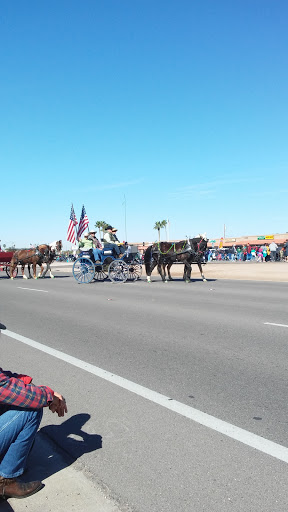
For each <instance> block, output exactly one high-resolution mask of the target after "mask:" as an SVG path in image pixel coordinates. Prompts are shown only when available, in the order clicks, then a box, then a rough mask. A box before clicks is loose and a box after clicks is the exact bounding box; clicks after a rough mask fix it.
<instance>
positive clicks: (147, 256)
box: [144, 245, 152, 276]
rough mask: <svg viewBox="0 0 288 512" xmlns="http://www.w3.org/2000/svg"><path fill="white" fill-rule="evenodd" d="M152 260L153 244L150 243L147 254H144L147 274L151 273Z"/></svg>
mask: <svg viewBox="0 0 288 512" xmlns="http://www.w3.org/2000/svg"><path fill="white" fill-rule="evenodd" d="M151 261H152V245H149V247H147V249H146V251H145V254H144V263H145V271H146V275H148V276H150V275H151Z"/></svg>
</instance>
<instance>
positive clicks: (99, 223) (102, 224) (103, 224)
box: [95, 220, 109, 240]
mask: <svg viewBox="0 0 288 512" xmlns="http://www.w3.org/2000/svg"><path fill="white" fill-rule="evenodd" d="M107 226H109V224H107V222H105V220H97V222H96V223H95V228H96V229H97V228H98V229H99V236H100V238H99V240H101V239H102V238H104V231H105V229H106V227H107ZM101 231H102V234H101Z"/></svg>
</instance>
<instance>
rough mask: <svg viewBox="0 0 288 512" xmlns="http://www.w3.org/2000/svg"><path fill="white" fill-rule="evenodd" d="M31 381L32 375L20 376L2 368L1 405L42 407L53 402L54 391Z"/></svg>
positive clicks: (0, 379) (0, 376) (0, 371)
mask: <svg viewBox="0 0 288 512" xmlns="http://www.w3.org/2000/svg"><path fill="white" fill-rule="evenodd" d="M31 381H32V378H31V377H28V376H26V375H19V376H18V375H17V374H15V373H11V372H8V371H3V370H2V368H0V405H4V404H6V405H15V406H17V407H23V408H27V409H41V408H42V407H46V406H48V405H49V403H52V402H53V397H54V391H53V390H52V389H51V388H49V387H48V386H34V384H31ZM25 382H30V383H25Z"/></svg>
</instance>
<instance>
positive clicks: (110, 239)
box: [104, 226, 121, 257]
mask: <svg viewBox="0 0 288 512" xmlns="http://www.w3.org/2000/svg"><path fill="white" fill-rule="evenodd" d="M114 231H115V228H114ZM116 231H117V229H116ZM115 238H116V240H115ZM104 243H105V244H109V245H110V246H112V248H113V249H114V250H115V252H116V254H117V256H118V257H119V255H120V254H121V250H120V247H119V245H118V244H119V240H118V238H117V237H116V235H115V232H114V233H113V228H112V226H107V227H106V233H105V235H104Z"/></svg>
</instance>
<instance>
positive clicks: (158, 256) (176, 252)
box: [144, 235, 208, 283]
mask: <svg viewBox="0 0 288 512" xmlns="http://www.w3.org/2000/svg"><path fill="white" fill-rule="evenodd" d="M207 244H208V239H207V238H206V235H199V237H197V238H189V239H187V240H181V241H180V242H175V243H174V242H173V243H170V242H158V243H154V244H153V245H150V246H149V247H148V248H147V249H146V252H145V255H144V263H145V270H146V276H147V281H148V283H150V282H151V274H152V272H153V270H154V268H155V267H156V266H157V269H158V272H159V274H160V276H161V278H162V281H163V282H167V277H166V268H167V274H168V280H169V281H172V280H173V279H172V277H171V273H170V269H171V267H172V265H173V263H183V264H184V275H183V279H184V280H185V281H186V282H190V280H191V270H192V263H196V264H197V265H198V268H199V271H200V274H201V277H202V280H203V281H206V279H205V276H204V274H203V270H202V263H203V257H204V254H205V251H206V249H207Z"/></svg>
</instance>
